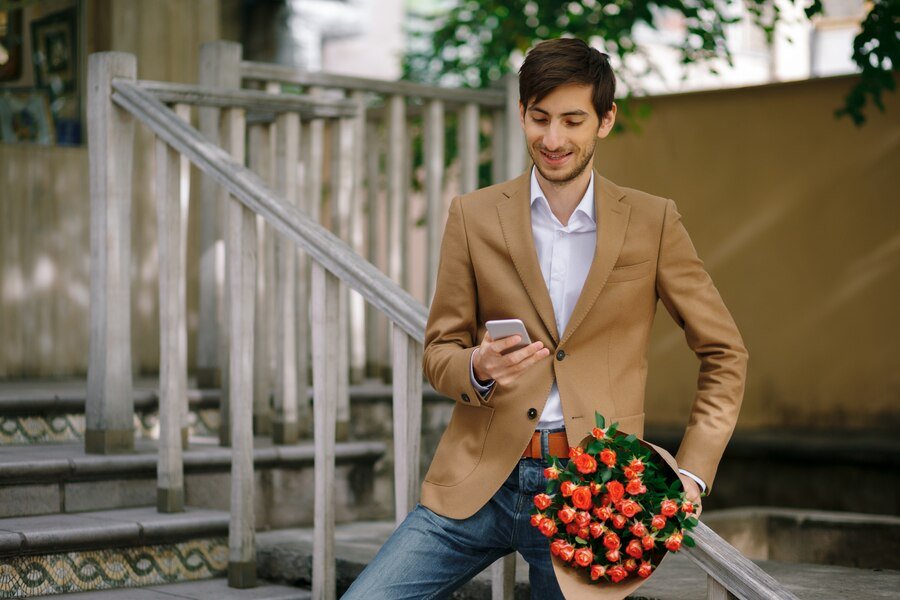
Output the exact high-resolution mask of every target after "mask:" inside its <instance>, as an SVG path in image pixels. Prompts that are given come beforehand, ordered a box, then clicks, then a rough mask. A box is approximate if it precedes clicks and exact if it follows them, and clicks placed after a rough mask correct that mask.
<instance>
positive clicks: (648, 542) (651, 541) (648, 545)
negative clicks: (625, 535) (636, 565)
mask: <svg viewBox="0 0 900 600" xmlns="http://www.w3.org/2000/svg"><path fill="white" fill-rule="evenodd" d="M641 546H643V547H644V550H653V547H654V546H656V539H655V538H654V537H653V536H652V535H645V536H644V537H642V538H641Z"/></svg>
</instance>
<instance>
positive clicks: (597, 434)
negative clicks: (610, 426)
mask: <svg viewBox="0 0 900 600" xmlns="http://www.w3.org/2000/svg"><path fill="white" fill-rule="evenodd" d="M591 435H592V436H594V437H595V438H597V439H598V440H602V439H603V438H604V437H606V432H605V431H603V430H602V429H600V428H599V427H594V428H593V429H591Z"/></svg>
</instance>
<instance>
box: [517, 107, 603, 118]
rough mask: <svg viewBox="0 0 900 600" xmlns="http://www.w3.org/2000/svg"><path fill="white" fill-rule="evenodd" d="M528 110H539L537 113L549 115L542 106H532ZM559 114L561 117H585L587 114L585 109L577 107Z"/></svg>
mask: <svg viewBox="0 0 900 600" xmlns="http://www.w3.org/2000/svg"><path fill="white" fill-rule="evenodd" d="M528 110H529V111H534V112H539V113H541V114H543V115H547V116H548V117H549V116H550V113H548V112H547V111H546V110H544V109H543V108H538V107H537V106H532V107H531V108H529V109H528ZM560 116H561V117H586V116H588V113H586V112H585V111H583V110H580V109H579V110H570V111H568V112H564V113H563V114H561V115H560Z"/></svg>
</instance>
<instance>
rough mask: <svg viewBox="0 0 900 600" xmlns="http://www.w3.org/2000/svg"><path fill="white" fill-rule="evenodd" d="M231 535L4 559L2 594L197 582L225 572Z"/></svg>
mask: <svg viewBox="0 0 900 600" xmlns="http://www.w3.org/2000/svg"><path fill="white" fill-rule="evenodd" d="M227 569H228V539H227V538H224V537H223V538H206V539H197V540H190V541H187V542H181V543H177V544H165V545H158V546H139V547H132V548H117V549H106V550H91V551H83V552H66V553H62V554H47V555H41V556H17V557H12V558H4V559H0V598H28V597H31V596H37V595H42V594H62V593H67V592H82V591H89V590H106V589H112V588H124V587H139V586H146V585H154V584H159V583H171V582H175V581H194V580H199V579H209V578H211V577H219V576H222V575H224V574H225V573H226V572H227Z"/></svg>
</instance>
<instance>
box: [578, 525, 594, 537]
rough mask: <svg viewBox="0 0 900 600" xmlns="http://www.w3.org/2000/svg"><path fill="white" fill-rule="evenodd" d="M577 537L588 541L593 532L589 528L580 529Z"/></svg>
mask: <svg viewBox="0 0 900 600" xmlns="http://www.w3.org/2000/svg"><path fill="white" fill-rule="evenodd" d="M577 535H578V537H580V538H581V539H583V540H586V539H588V536H589V535H591V530H590V529H588V528H587V527H579V528H578V534H577Z"/></svg>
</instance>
